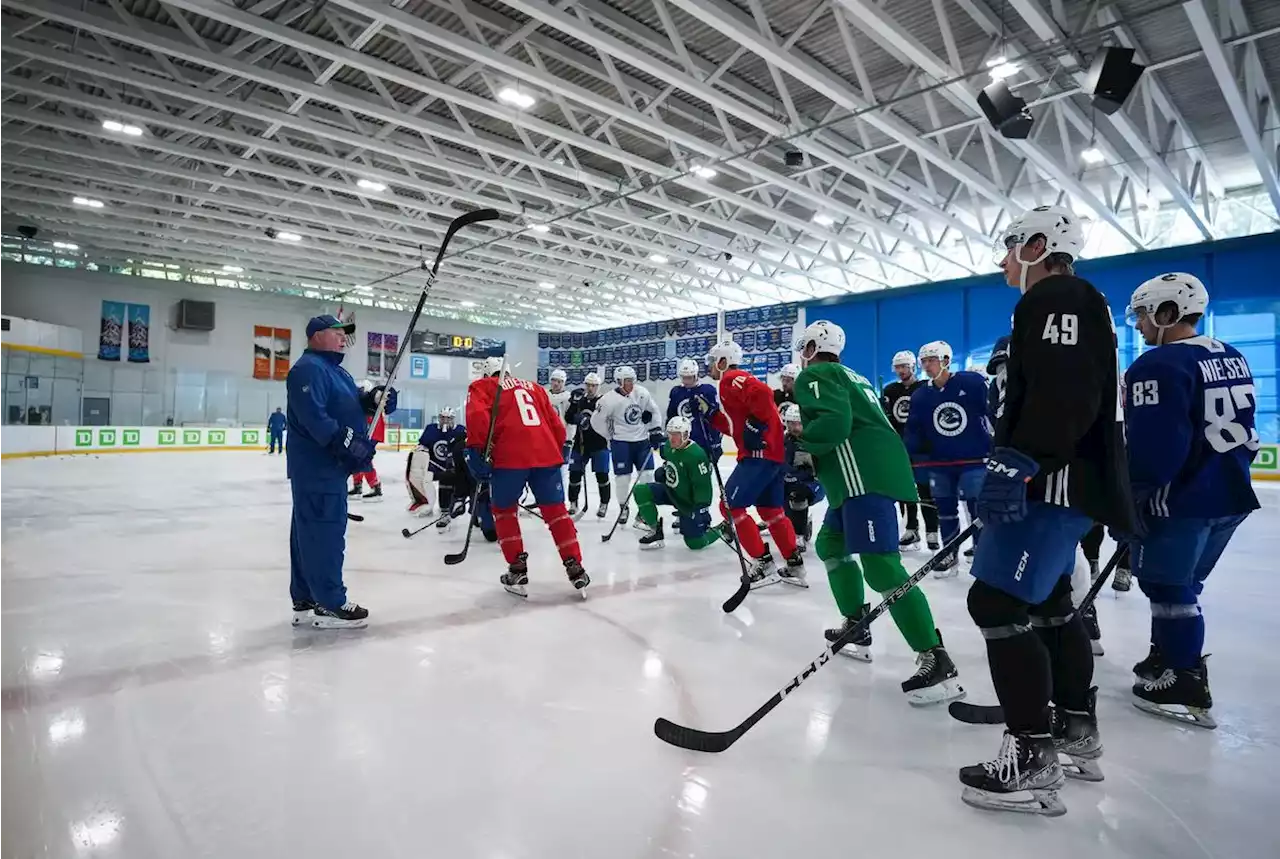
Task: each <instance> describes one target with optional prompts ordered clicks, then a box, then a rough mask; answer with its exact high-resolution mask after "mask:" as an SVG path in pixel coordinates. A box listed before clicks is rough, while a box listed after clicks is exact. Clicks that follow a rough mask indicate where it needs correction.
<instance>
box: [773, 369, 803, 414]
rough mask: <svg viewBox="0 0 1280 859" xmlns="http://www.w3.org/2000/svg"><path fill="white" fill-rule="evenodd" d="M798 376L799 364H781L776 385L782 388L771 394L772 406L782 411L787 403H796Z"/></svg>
mask: <svg viewBox="0 0 1280 859" xmlns="http://www.w3.org/2000/svg"><path fill="white" fill-rule="evenodd" d="M799 375H800V365H799V364H783V365H782V369H781V370H780V371H779V372H778V380H779V381H778V383H779V384H780V385H781V386H782V387H780V388H778V389H777V390H775V391H774V392H773V404H774V405H775V406H777V407H778V411H782V407H783V406H785V405H786V404H787V403H794V402H795V401H796V376H799Z"/></svg>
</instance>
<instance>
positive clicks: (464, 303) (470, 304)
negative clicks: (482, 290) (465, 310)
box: [458, 301, 476, 307]
mask: <svg viewBox="0 0 1280 859" xmlns="http://www.w3.org/2000/svg"><path fill="white" fill-rule="evenodd" d="M458 303H459V304H461V305H462V306H463V307H475V306H476V303H475V302H474V301H459V302H458Z"/></svg>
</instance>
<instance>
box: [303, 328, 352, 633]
mask: <svg viewBox="0 0 1280 859" xmlns="http://www.w3.org/2000/svg"><path fill="white" fill-rule="evenodd" d="M354 331H355V326H354V325H351V324H346V325H344V324H343V323H342V322H340V321H339V320H337V319H335V318H334V317H332V316H317V317H315V318H314V319H312V320H311V321H310V322H308V323H307V349H306V351H305V352H303V353H302V357H301V358H299V359H298V362H297V363H296V364H294V365H293V367H292V369H290V370H289V379H288V382H287V388H288V405H287V409H288V427H289V449H288V450H287V451H286V457H287V462H288V463H289V480H290V482H291V484H292V489H293V523H292V526H291V527H290V529H289V568H290V582H289V593H290V595H291V596H292V597H293V623H294V625H295V626H297V625H299V624H302V623H308V622H309V623H311V624H312V625H313V626H316V627H319V628H322V629H337V628H344V627H348V628H349V627H362V626H365V625H366V624H367V623H368V621H367V618H368V616H369V612H368V611H367V610H366V609H364V608H362V607H361V606H358V605H356V604H355V603H352V602H348V601H347V589H346V587H344V586H343V584H342V556H343V551H344V550H345V548H346V537H347V477H348V476H349V475H351V474H354V473H356V472H361V471H368V470H370V468H371V467H372V461H373V447H374V446H373V443H372V442H371V441H369V437H368V435H367V434H366V431H365V423H366V421H365V405H364V404H363V403H362V402H361V394H360V390H359V389H358V388H357V387H356V383H355V380H354V379H352V378H351V374H350V373H348V372H347V371H346V370H344V369H342V359H343V357H344V356H343V350H344V348H345V347H346V338H347V335H348V334H351V333H353V332H354Z"/></svg>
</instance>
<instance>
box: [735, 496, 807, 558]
mask: <svg viewBox="0 0 1280 859" xmlns="http://www.w3.org/2000/svg"><path fill="white" fill-rule="evenodd" d="M729 513H730V514H731V515H732V517H733V530H734V531H736V532H737V534H738V542H739V543H741V544H742V549H743V551H744V552H746V553H747V556H748V557H751V558H759V557H762V556H763V555H764V540H761V539H760V528H759V526H757V525H756V521H755V520H754V519H752V518H751V514H750V513H748V512H747V509H746V508H745V507H739V508H737V509H736V510H730V511H729ZM783 518H786V517H783ZM795 539H796V537H795V532H794V531H793V532H792V534H791V543H792V545H791V549H792V551H795Z"/></svg>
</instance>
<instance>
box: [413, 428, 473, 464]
mask: <svg viewBox="0 0 1280 859" xmlns="http://www.w3.org/2000/svg"><path fill="white" fill-rule="evenodd" d="M466 446H467V428H466V427H464V426H461V425H458V426H455V427H453V428H452V429H449V430H443V429H441V428H440V424H437V423H430V424H427V425H426V427H425V428H424V429H423V430H422V435H420V436H418V447H420V448H422V449H423V450H425V451H427V453H428V455H429V456H430V457H431V466H430V467H431V470H432V471H433V472H435V473H437V474H439V473H440V472H444V471H452V470H454V469H455V468H457V467H458V463H459V462H460V461H461V457H462V455H463V451H464V450H465V448H466Z"/></svg>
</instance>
